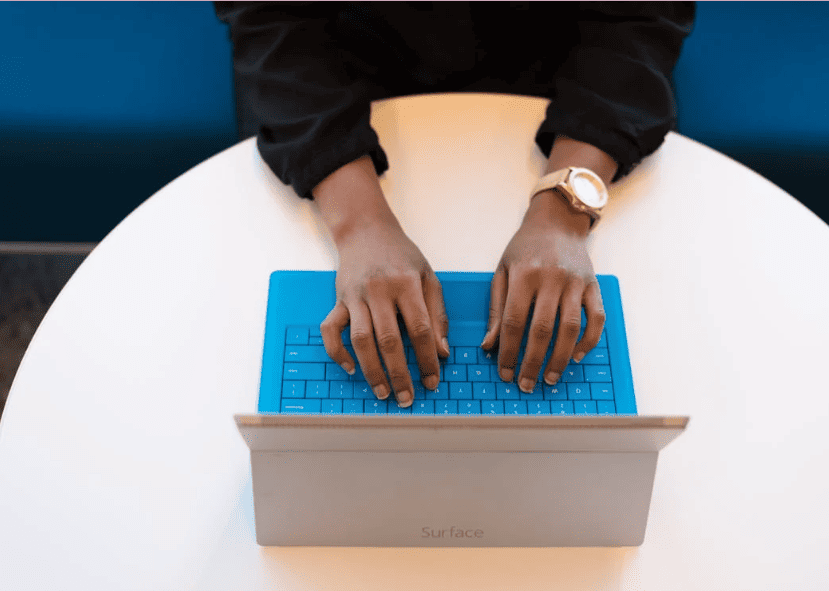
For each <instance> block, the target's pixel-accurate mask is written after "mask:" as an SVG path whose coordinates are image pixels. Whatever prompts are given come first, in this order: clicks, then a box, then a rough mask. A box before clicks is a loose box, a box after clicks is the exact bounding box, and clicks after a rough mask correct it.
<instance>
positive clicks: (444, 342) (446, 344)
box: [440, 337, 449, 355]
mask: <svg viewBox="0 0 829 591" xmlns="http://www.w3.org/2000/svg"><path fill="white" fill-rule="evenodd" d="M440 344H441V345H443V350H444V352H445V353H446V354H447V355H448V354H449V339H447V338H446V337H443V340H442V341H441V342H440Z"/></svg>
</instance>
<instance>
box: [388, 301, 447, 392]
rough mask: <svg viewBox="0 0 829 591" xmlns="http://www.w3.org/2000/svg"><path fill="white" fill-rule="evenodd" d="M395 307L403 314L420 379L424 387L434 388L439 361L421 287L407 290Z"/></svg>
mask: <svg viewBox="0 0 829 591" xmlns="http://www.w3.org/2000/svg"><path fill="white" fill-rule="evenodd" d="M397 307H398V309H399V310H400V313H401V314H402V315H403V322H404V323H405V324H406V332H407V333H409V340H410V341H411V342H412V347H413V348H414V351H415V357H416V358H417V365H418V367H419V368H420V380H421V381H422V382H423V385H424V386H425V387H427V388H429V389H430V390H434V389H435V388H437V387H438V382H439V381H440V363H439V362H438V352H437V348H436V347H435V334H434V331H433V330H432V323H431V320H430V318H429V310H427V308H426V301H425V300H424V299H423V291H422V289H418V290H417V291H416V292H412V291H407V292H406V293H405V294H403V295H402V296H401V297H400V298H399V299H398V303H397ZM410 377H411V376H410ZM412 392H414V391H412Z"/></svg>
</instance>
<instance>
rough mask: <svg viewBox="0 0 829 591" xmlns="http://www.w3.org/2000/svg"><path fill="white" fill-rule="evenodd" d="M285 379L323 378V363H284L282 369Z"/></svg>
mask: <svg viewBox="0 0 829 591" xmlns="http://www.w3.org/2000/svg"><path fill="white" fill-rule="evenodd" d="M282 377H283V379H286V380H324V379H325V364H324V363H286V364H285V368H284V370H283V375H282Z"/></svg>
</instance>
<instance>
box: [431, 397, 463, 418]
mask: <svg viewBox="0 0 829 591" xmlns="http://www.w3.org/2000/svg"><path fill="white" fill-rule="evenodd" d="M435 414H436V415H456V414H458V401H457V400H435Z"/></svg>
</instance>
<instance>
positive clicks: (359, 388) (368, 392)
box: [354, 382, 377, 400]
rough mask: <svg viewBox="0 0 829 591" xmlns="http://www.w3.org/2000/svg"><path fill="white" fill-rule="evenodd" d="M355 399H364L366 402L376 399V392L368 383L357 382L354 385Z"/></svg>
mask: <svg viewBox="0 0 829 591" xmlns="http://www.w3.org/2000/svg"><path fill="white" fill-rule="evenodd" d="M354 398H362V399H366V400H371V399H376V398H377V397H376V396H375V395H374V391H373V390H372V389H371V386H369V385H368V383H367V382H357V383H355V384H354Z"/></svg>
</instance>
